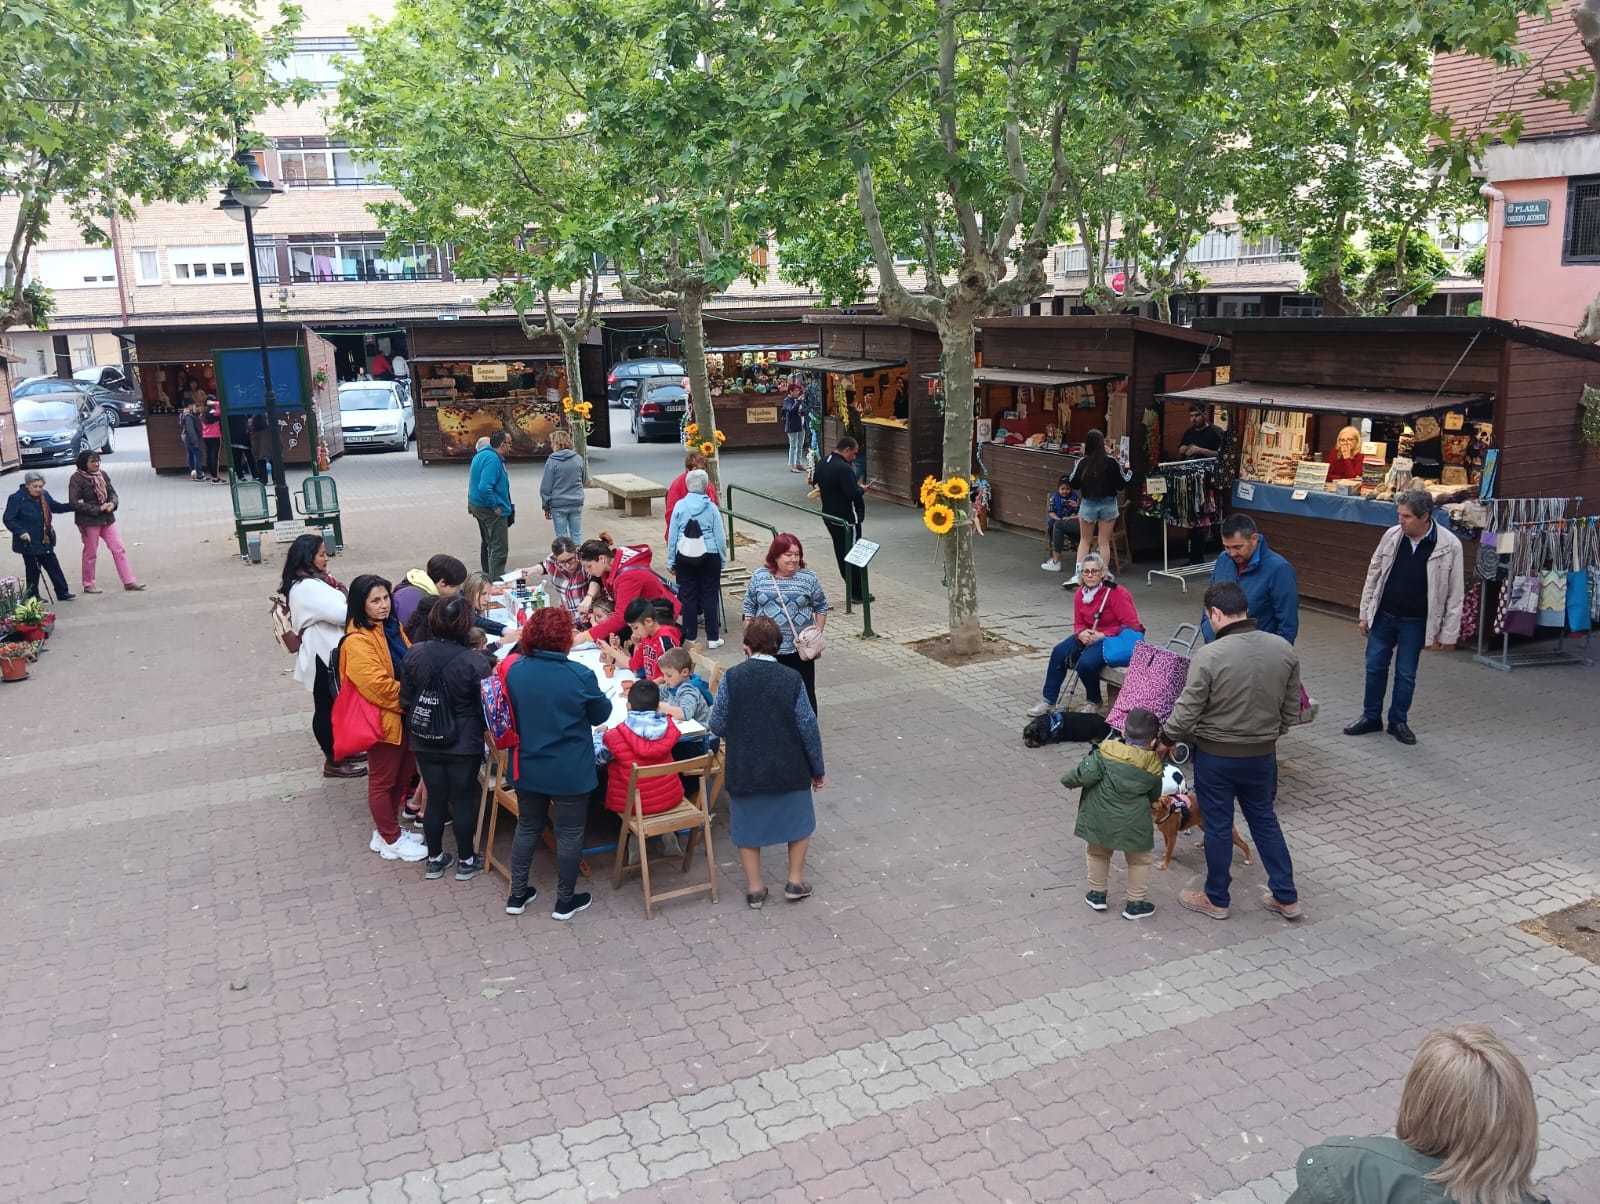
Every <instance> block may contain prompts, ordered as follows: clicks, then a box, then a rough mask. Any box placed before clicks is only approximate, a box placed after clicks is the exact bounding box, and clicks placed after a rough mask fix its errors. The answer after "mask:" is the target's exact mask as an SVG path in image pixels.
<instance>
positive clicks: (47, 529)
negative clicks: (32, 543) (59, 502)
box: [39, 489, 55, 544]
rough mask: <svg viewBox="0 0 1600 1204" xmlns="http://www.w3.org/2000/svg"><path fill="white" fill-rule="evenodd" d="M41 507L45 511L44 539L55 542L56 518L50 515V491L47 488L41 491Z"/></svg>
mask: <svg viewBox="0 0 1600 1204" xmlns="http://www.w3.org/2000/svg"><path fill="white" fill-rule="evenodd" d="M39 509H40V510H42V511H43V512H44V541H45V543H46V544H50V543H54V542H55V520H54V519H53V518H51V516H50V492H49V490H46V489H41V490H40V491H39Z"/></svg>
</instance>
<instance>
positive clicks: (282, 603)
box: [267, 594, 300, 656]
mask: <svg viewBox="0 0 1600 1204" xmlns="http://www.w3.org/2000/svg"><path fill="white" fill-rule="evenodd" d="M267 614H268V616H269V617H270V618H271V619H272V638H273V639H275V640H277V641H278V643H279V644H281V645H283V650H284V651H285V652H287V653H288V654H289V655H290V656H297V655H298V654H299V652H300V633H299V632H298V631H296V630H295V627H294V621H293V620H292V619H291V618H290V617H289V603H288V602H287V601H286V600H285V599H284V596H283V595H282V594H269V595H267Z"/></svg>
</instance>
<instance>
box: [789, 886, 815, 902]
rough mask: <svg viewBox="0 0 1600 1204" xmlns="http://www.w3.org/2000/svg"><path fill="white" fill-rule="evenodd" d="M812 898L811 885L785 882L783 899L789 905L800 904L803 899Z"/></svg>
mask: <svg viewBox="0 0 1600 1204" xmlns="http://www.w3.org/2000/svg"><path fill="white" fill-rule="evenodd" d="M810 897H811V883H809V882H785V883H784V884H783V898H784V901H785V902H788V903H798V902H800V900H801V899H809V898H810Z"/></svg>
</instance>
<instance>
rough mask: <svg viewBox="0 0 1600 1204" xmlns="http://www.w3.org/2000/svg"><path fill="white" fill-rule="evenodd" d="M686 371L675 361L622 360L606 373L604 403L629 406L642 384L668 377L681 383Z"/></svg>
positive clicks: (636, 396) (637, 396)
mask: <svg viewBox="0 0 1600 1204" xmlns="http://www.w3.org/2000/svg"><path fill="white" fill-rule="evenodd" d="M688 374H689V373H688V370H687V369H685V368H684V366H683V365H682V364H680V363H679V362H678V361H677V360H622V361H620V362H618V363H615V364H612V365H611V371H610V372H607V373H606V401H608V402H609V403H610V404H612V405H614V406H631V405H632V404H633V403H634V402H635V401H637V400H638V398H639V388H640V386H641V385H642V384H643V382H645V381H647V380H650V379H652V378H654V377H657V376H669V377H671V378H672V379H673V380H675V381H678V382H680V383H681V382H682V381H683V379H684V378H685V377H686V376H688Z"/></svg>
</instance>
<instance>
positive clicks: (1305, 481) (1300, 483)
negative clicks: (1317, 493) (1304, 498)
mask: <svg viewBox="0 0 1600 1204" xmlns="http://www.w3.org/2000/svg"><path fill="white" fill-rule="evenodd" d="M1330 467H1331V465H1329V463H1328V462H1327V461H1326V460H1302V461H1300V463H1298V464H1296V465H1295V466H1294V485H1295V488H1296V489H1321V488H1322V487H1323V486H1324V485H1326V484H1327V483H1328V469H1329V468H1330Z"/></svg>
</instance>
